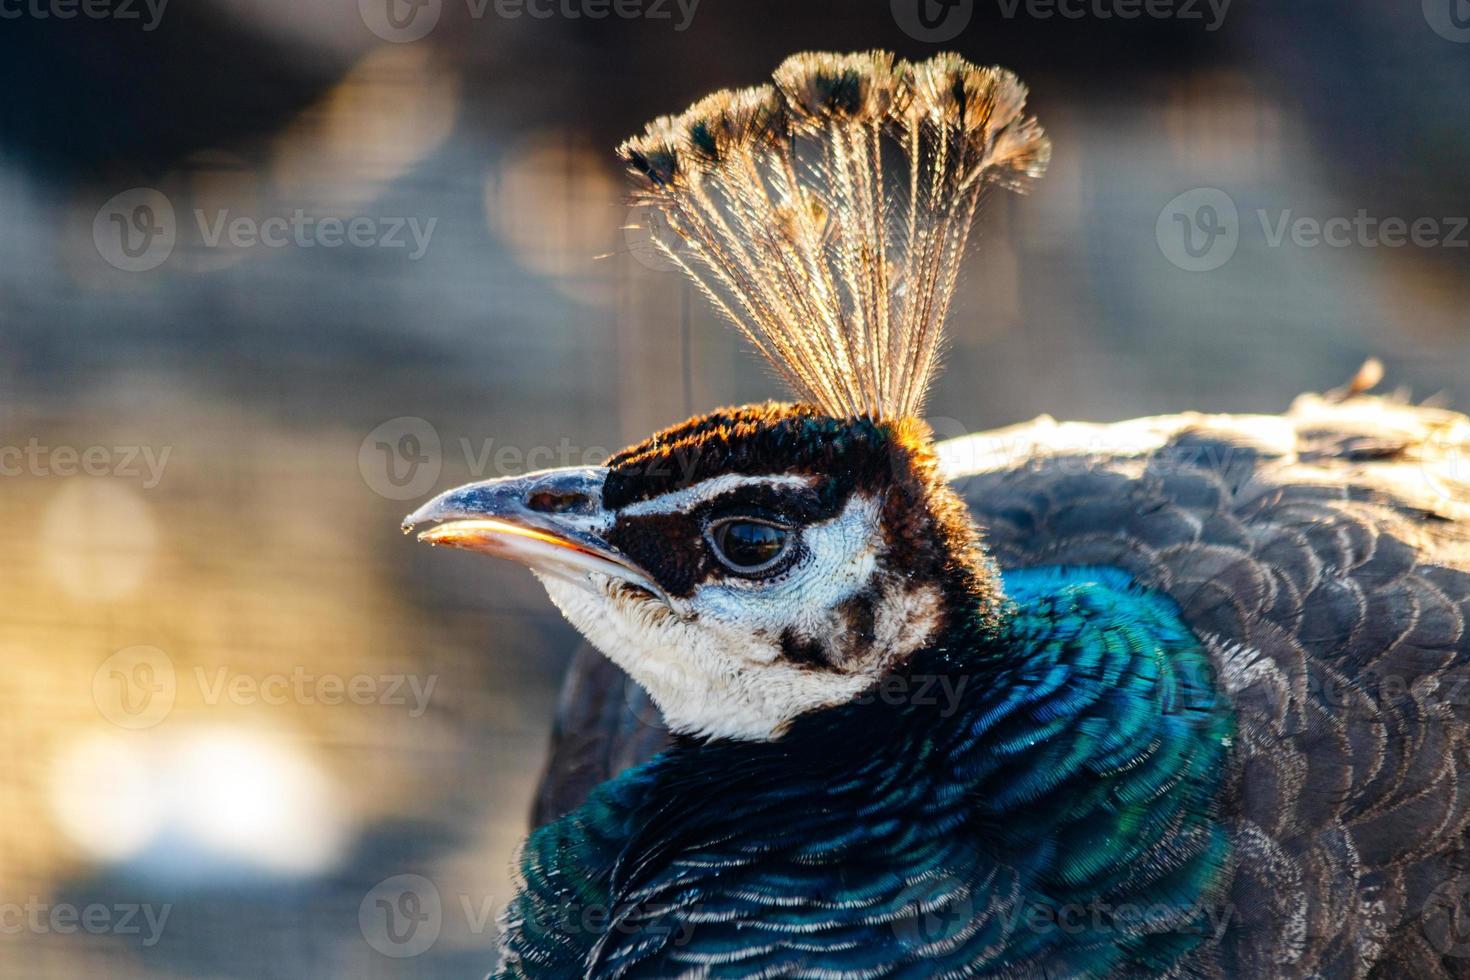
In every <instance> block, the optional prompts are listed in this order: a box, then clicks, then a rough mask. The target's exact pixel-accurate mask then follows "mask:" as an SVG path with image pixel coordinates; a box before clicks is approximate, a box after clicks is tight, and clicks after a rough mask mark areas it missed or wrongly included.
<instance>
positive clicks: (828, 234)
mask: <svg viewBox="0 0 1470 980" xmlns="http://www.w3.org/2000/svg"><path fill="white" fill-rule="evenodd" d="M772 80H773V84H769V85H760V86H756V87H753V88H744V89H730V90H724V91H719V92H715V93H714V94H712V95H709V96H707V97H705V98H703V99H701V100H700V101H698V102H696V103H695V104H694V105H693V106H691V107H690V108H689V109H687V110H686V111H685V112H684V113H682V114H680V115H676V116H662V117H660V118H658V119H655V120H654V121H653V122H651V123H649V124H648V127H647V128H646V130H645V131H644V133H643V134H642V135H641V136H635V137H633V138H632V139H629V140H627V141H625V142H624V143H623V144H622V145H621V146H620V147H619V148H618V155H619V156H620V157H621V158H622V159H623V161H624V163H626V164H627V167H628V169H629V171H630V172H631V173H632V174H633V176H634V178H635V180H636V181H637V184H638V192H637V193H638V199H639V201H640V203H643V204H645V205H647V206H650V207H652V208H653V209H655V210H656V211H657V212H658V213H659V214H660V215H661V216H662V218H663V221H662V222H658V223H657V224H656V226H655V227H654V229H653V241H654V243H655V246H656V247H657V248H658V249H659V250H660V251H661V252H662V253H663V254H664V255H666V256H667V257H668V259H669V260H670V261H671V262H673V263H674V264H675V265H677V266H678V267H680V268H681V269H683V270H684V272H686V273H687V274H688V275H689V276H690V277H691V278H692V279H693V280H694V282H695V283H696V284H697V285H698V286H699V288H700V289H701V290H702V291H703V292H704V293H705V294H706V296H708V298H709V299H710V301H711V302H712V303H713V304H714V305H715V307H716V309H718V310H719V311H720V312H721V313H722V314H723V315H724V316H725V317H727V318H728V319H729V320H730V321H731V322H733V323H734V324H735V325H736V326H737V327H738V328H739V329H740V331H741V332H742V333H743V334H744V335H745V337H746V338H747V339H748V340H749V341H750V343H751V344H752V345H753V346H754V347H755V348H756V350H757V351H758V352H759V353H760V354H761V356H762V357H764V358H765V359H766V360H767V361H768V362H769V363H770V364H771V365H772V367H773V368H774V369H775V370H776V372H777V373H778V374H779V375H780V376H781V377H782V378H783V379H784V380H785V381H786V383H787V384H788V385H789V386H790V387H791V389H792V390H793V392H794V393H795V394H796V396H797V397H798V398H800V399H802V400H803V401H806V402H809V403H811V404H813V405H815V406H816V407H818V408H819V409H821V410H822V411H824V412H827V413H828V414H831V415H834V416H838V417H848V416H857V415H864V414H866V415H872V416H887V417H903V416H910V415H918V414H920V412H921V410H922V407H923V402H924V397H925V394H926V393H927V391H928V389H929V386H930V383H931V382H932V380H933V378H934V376H935V374H936V371H937V369H938V365H939V360H940V355H941V353H942V351H943V330H944V321H945V316H946V314H947V312H948V310H949V304H950V300H951V298H952V297H953V295H954V290H955V283H956V279H957V277H958V274H959V267H960V263H961V261H962V259H963V257H964V254H965V243H966V240H967V239H968V237H969V233H970V228H971V225H972V224H973V222H974V218H975V213H976V211H977V209H978V207H979V204H980V200H981V198H982V196H983V195H984V192H985V190H986V188H987V187H989V186H990V185H992V184H998V185H1000V186H1002V187H1006V188H1009V189H1012V190H1025V189H1026V187H1027V186H1028V185H1029V184H1030V182H1031V181H1032V180H1034V179H1035V178H1037V177H1039V176H1041V174H1042V173H1043V172H1044V171H1045V169H1046V164H1047V160H1048V158H1049V156H1050V151H1051V146H1050V143H1049V142H1048V141H1047V138H1046V136H1045V134H1044V133H1043V132H1042V129H1041V127H1040V126H1039V125H1038V124H1037V122H1036V120H1035V119H1033V118H1031V117H1029V116H1025V115H1023V109H1024V108H1025V103H1026V87H1025V86H1024V85H1023V84H1022V83H1021V81H1020V80H1019V79H1018V78H1016V76H1015V75H1013V74H1011V73H1010V72H1008V71H1006V70H1004V69H1001V68H980V67H977V66H975V65H973V64H971V63H969V62H968V61H965V60H964V59H963V58H960V57H958V56H957V55H953V54H942V55H939V56H937V57H934V58H931V59H929V60H928V61H923V62H918V63H910V62H907V61H901V60H898V59H896V58H895V57H894V56H893V55H891V54H889V53H887V52H883V51H869V52H863V53H859V54H846V55H842V54H829V53H820V52H808V53H804V54H797V55H793V56H791V57H790V58H787V59H786V61H784V62H783V63H782V64H781V66H780V67H779V68H777V69H776V71H775V74H774V75H773V78H772Z"/></svg>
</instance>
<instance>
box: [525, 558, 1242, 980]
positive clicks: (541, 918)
mask: <svg viewBox="0 0 1470 980" xmlns="http://www.w3.org/2000/svg"><path fill="white" fill-rule="evenodd" d="M1005 591H1006V593H1007V595H1008V596H1009V599H1010V602H1009V606H1008V610H1007V614H1006V616H1005V620H1004V624H1003V626H1002V628H1001V629H1000V630H999V631H998V632H996V631H993V630H987V629H979V628H976V629H968V630H967V629H954V630H950V631H948V633H947V634H946V641H945V644H944V645H941V646H935V647H933V648H932V649H927V650H924V651H922V652H921V653H919V654H917V655H915V656H914V657H913V658H912V659H911V661H910V662H909V663H908V664H907V665H905V667H904V668H903V670H902V674H900V675H896V676H897V677H898V678H899V681H898V682H897V683H894V684H891V685H890V686H888V687H886V688H885V687H883V686H880V687H879V688H878V691H879V692H880V693H879V694H878V695H877V696H874V697H870V698H864V699H860V700H859V702H857V703H853V704H848V705H842V706H839V707H836V708H833V709H830V710H828V711H824V712H817V713H814V714H812V715H809V716H805V717H803V718H800V719H798V720H797V722H796V723H795V724H794V726H793V727H792V729H791V731H790V732H789V733H787V734H786V735H785V736H784V737H783V738H781V739H779V740H777V741H774V742H770V743H728V742H711V743H705V742H697V741H693V740H686V741H683V742H681V743H679V744H677V745H676V746H675V747H674V748H672V749H670V750H669V751H667V752H665V753H664V754H662V755H660V756H658V757H656V758H655V759H653V760H652V761H650V762H648V763H646V764H644V765H641V766H638V767H636V768H634V769H632V770H629V771H628V772H626V773H625V774H623V775H621V776H619V777H618V778H616V779H614V780H612V781H610V782H608V783H606V784H604V785H603V786H601V787H599V788H598V789H597V790H596V791H595V792H594V793H593V794H592V795H591V797H590V798H589V799H588V801H587V802H586V803H585V804H584V805H583V806H582V807H581V808H579V809H578V810H576V811H574V812H573V813H571V814H569V815H567V816H566V817H564V818H562V819H560V820H558V821H556V822H554V823H552V824H549V825H548V826H545V827H543V828H541V829H540V830H538V831H537V832H536V833H535V834H533V835H532V837H531V838H530V840H529V842H528V843H527V845H526V849H525V852H524V855H523V858H522V868H521V871H522V875H523V879H524V886H523V890H522V892H521V893H520V895H519V896H518V897H517V898H516V900H515V902H514V904H513V905H512V907H511V909H510V911H509V914H508V916H507V933H506V936H505V939H504V948H505V952H506V954H507V956H506V961H505V963H504V964H503V966H502V972H501V973H500V974H499V975H500V976H503V977H569V976H588V977H667V976H679V975H683V974H685V973H686V972H692V973H693V974H695V975H699V976H710V977H752V976H798V977H800V976H808V977H860V976H879V975H882V976H905V975H914V976H925V977H930V976H948V975H954V976H976V975H988V974H1005V973H1007V972H1015V971H1025V970H1026V969H1028V968H1031V969H1040V968H1043V967H1044V968H1045V969H1047V970H1049V971H1051V973H1052V974H1054V975H1055V974H1058V973H1061V974H1065V975H1069V976H1101V975H1104V974H1107V973H1108V972H1110V971H1115V970H1119V969H1122V970H1128V969H1137V970H1142V971H1145V972H1150V973H1152V972H1157V971H1160V970H1163V969H1166V968H1167V967H1169V966H1170V965H1172V964H1174V963H1175V962H1176V961H1177V960H1178V959H1179V958H1180V957H1181V956H1183V955H1184V954H1186V953H1187V952H1188V951H1189V950H1190V949H1191V948H1192V947H1194V946H1195V945H1196V944H1198V943H1199V942H1200V941H1201V940H1203V939H1204V938H1205V937H1206V936H1207V935H1209V934H1210V931H1211V930H1212V929H1213V928H1215V927H1216V926H1217V925H1218V920H1219V917H1220V915H1219V910H1218V909H1217V908H1215V907H1214V906H1215V905H1216V904H1217V903H1218V901H1219V896H1220V894H1221V891H1220V890H1221V887H1222V885H1223V881H1222V877H1223V869H1224V868H1225V866H1226V859H1227V856H1228V845H1227V836H1226V833H1225V831H1224V830H1223V828H1222V826H1221V825H1220V824H1219V823H1218V822H1217V821H1216V819H1215V816H1214V803H1215V800H1216V799H1217V797H1218V795H1219V792H1220V789H1221V784H1222V780H1223V778H1224V777H1223V773H1224V771H1225V767H1224V764H1223V763H1224V754H1225V746H1226V743H1227V740H1228V738H1229V734H1230V725H1231V716H1230V711H1229V708H1228V706H1227V704H1226V703H1225V702H1224V701H1223V700H1222V699H1221V698H1220V697H1218V696H1217V694H1216V691H1215V687H1214V682H1213V679H1212V673H1211V669H1210V666H1209V663H1208V660H1207V659H1206V657H1205V654H1204V652H1203V651H1202V649H1201V648H1200V645H1199V643H1198V641H1197V640H1196V639H1195V638H1194V636H1193V634H1191V633H1190V631H1189V630H1188V629H1187V628H1186V627H1185V626H1184V625H1183V623H1182V622H1181V621H1180V619H1179V615H1178V612H1177V610H1176V609H1175V608H1174V606H1173V603H1172V601H1171V600H1169V599H1168V598H1167V597H1165V596H1162V595H1159V594H1157V593H1151V592H1148V591H1145V590H1142V589H1140V588H1138V587H1137V586H1135V585H1134V584H1133V583H1132V582H1131V581H1130V580H1129V579H1128V577H1127V576H1126V575H1125V574H1123V573H1121V572H1119V571H1117V570H1115V569H1108V568H1051V569H1034V570H1023V571H1013V572H1010V573H1008V574H1007V575H1006V576H1005ZM941 682H943V683H941ZM946 684H947V685H948V686H947V687H945V686H944V685H946ZM900 689H901V690H902V692H903V696H902V697H892V696H885V695H884V694H882V692H883V691H885V690H886V691H889V692H890V693H891V692H893V691H897V690H900ZM926 689H927V696H924V695H925V690H926ZM941 690H948V691H951V692H957V696H956V697H955V698H954V700H953V703H947V702H946V701H945V700H944V699H943V698H942V697H940V696H938V695H937V692H939V691H941Z"/></svg>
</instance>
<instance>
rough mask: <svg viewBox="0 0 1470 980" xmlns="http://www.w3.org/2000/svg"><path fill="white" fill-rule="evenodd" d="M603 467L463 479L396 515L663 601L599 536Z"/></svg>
mask: <svg viewBox="0 0 1470 980" xmlns="http://www.w3.org/2000/svg"><path fill="white" fill-rule="evenodd" d="M606 477H607V470H606V469H604V468H602V467H593V466H585V467H584V466H579V467H571V468H567V469H558V470H542V471H541V472H539V473H528V474H526V475H525V476H512V477H505V478H503V479H499V480H486V481H484V482H482V483H469V484H466V485H465V486H462V487H456V488H455V489H453V490H448V491H446V492H444V493H441V494H440V495H439V496H437V497H435V498H434V499H433V500H431V501H429V502H428V503H426V504H424V506H422V507H420V508H419V509H418V510H416V511H414V512H413V513H412V514H409V515H408V517H406V518H404V521H403V531H404V533H405V534H407V533H409V532H411V531H414V530H418V529H419V528H420V527H422V526H423V525H425V524H429V525H431V526H429V527H426V528H423V529H422V530H419V532H418V539H419V540H420V541H425V542H427V543H429V544H431V545H445V546H447V547H450V548H464V549H466V550H469V551H478V552H482V553H484V554H488V555H494V556H496V557H499V558H509V559H511V560H513V561H517V562H520V563H521V564H523V565H525V566H526V567H528V568H530V569H531V570H532V571H534V572H536V573H537V574H538V575H544V576H550V577H554V578H562V579H567V580H570V581H574V582H578V583H580V584H585V583H586V581H587V579H588V577H589V576H590V575H593V574H601V575H605V576H608V577H609V578H613V579H618V580H621V581H623V582H626V583H627V584H629V585H633V586H636V587H638V588H640V589H642V590H644V591H645V592H648V593H650V594H652V595H654V596H656V597H657V598H659V599H661V600H663V601H664V602H667V601H668V597H667V596H666V595H665V593H664V591H663V589H661V588H659V586H658V584H657V583H656V582H654V581H653V578H652V577H651V576H650V575H648V573H647V572H645V571H644V570H643V569H641V568H639V567H638V566H637V565H635V564H633V563H632V562H631V561H629V560H628V559H627V557H626V556H624V555H623V554H621V553H620V552H619V551H617V549H615V548H613V547H612V546H611V545H609V544H608V543H607V540H606V537H605V535H606V533H607V529H608V528H609V527H610V526H611V524H612V515H611V514H609V513H607V512H606V511H605V510H603V507H602V484H603V481H604V480H605V479H606Z"/></svg>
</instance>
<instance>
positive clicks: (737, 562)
mask: <svg viewBox="0 0 1470 980" xmlns="http://www.w3.org/2000/svg"><path fill="white" fill-rule="evenodd" d="M715 539H716V541H717V542H718V543H719V545H720V550H721V551H722V552H724V554H725V559H726V560H727V561H728V562H729V563H730V564H731V565H733V566H735V567H736V568H755V567H757V566H759V565H764V564H765V563H766V562H768V561H770V560H771V559H772V558H775V557H776V556H777V555H779V554H780V553H781V549H782V548H783V547H785V545H786V531H785V530H784V529H782V528H779V527H773V526H771V525H770V524H757V523H755V522H754V521H731V522H730V523H728V524H725V525H722V526H721V527H720V530H719V533H718V534H717V535H716V538H715Z"/></svg>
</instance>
